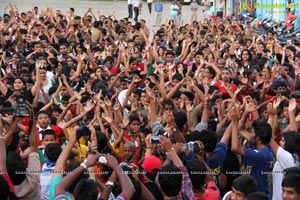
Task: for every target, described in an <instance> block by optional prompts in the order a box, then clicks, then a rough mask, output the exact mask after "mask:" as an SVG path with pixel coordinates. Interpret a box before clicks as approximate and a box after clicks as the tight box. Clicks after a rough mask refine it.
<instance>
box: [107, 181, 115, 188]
mask: <svg viewBox="0 0 300 200" xmlns="http://www.w3.org/2000/svg"><path fill="white" fill-rule="evenodd" d="M108 185H110V186H112V187H114V185H115V184H114V183H113V182H111V181H107V182H106V183H105V186H108Z"/></svg>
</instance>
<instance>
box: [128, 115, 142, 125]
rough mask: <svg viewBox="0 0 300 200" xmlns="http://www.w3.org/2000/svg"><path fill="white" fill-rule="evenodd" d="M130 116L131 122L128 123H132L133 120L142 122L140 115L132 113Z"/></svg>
mask: <svg viewBox="0 0 300 200" xmlns="http://www.w3.org/2000/svg"><path fill="white" fill-rule="evenodd" d="M128 118H129V123H128V125H130V124H131V123H132V122H134V121H138V122H140V118H139V116H137V115H135V114H133V115H130V116H129V117H128Z"/></svg>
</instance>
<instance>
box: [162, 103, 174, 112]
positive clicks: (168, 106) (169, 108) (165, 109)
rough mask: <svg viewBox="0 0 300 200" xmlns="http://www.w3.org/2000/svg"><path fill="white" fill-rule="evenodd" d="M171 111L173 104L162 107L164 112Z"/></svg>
mask: <svg viewBox="0 0 300 200" xmlns="http://www.w3.org/2000/svg"><path fill="white" fill-rule="evenodd" d="M173 111H174V107H173V106H171V105H165V107H164V112H168V113H170V112H171V113H173Z"/></svg>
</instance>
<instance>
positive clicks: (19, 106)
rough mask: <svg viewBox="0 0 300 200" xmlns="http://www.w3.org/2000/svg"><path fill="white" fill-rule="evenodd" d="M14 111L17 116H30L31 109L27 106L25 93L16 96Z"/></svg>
mask: <svg viewBox="0 0 300 200" xmlns="http://www.w3.org/2000/svg"><path fill="white" fill-rule="evenodd" d="M14 113H15V115H16V117H28V116H30V113H29V110H28V108H27V101H26V98H25V97H24V96H23V95H19V96H17V97H16V104H15V108H14Z"/></svg>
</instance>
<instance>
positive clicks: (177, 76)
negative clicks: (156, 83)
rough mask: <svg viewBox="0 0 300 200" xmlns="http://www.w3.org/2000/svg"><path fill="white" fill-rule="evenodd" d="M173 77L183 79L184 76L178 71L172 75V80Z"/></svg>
mask: <svg viewBox="0 0 300 200" xmlns="http://www.w3.org/2000/svg"><path fill="white" fill-rule="evenodd" d="M173 79H175V80H178V81H181V80H182V79H183V77H182V75H181V74H178V73H176V74H174V75H173V76H172V80H173Z"/></svg>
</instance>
